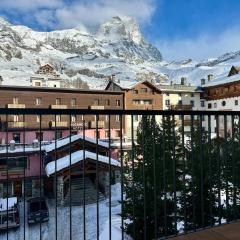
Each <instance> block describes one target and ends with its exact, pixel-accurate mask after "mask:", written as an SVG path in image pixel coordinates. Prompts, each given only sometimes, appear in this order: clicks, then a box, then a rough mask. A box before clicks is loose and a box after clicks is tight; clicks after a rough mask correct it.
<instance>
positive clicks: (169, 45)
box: [155, 27, 240, 60]
mask: <svg viewBox="0 0 240 240" xmlns="http://www.w3.org/2000/svg"><path fill="white" fill-rule="evenodd" d="M239 40H240V28H239V27H233V28H231V29H228V30H226V31H224V32H222V33H218V34H214V33H203V34H200V35H199V36H198V37H196V38H192V39H191V38H178V39H167V40H162V41H158V42H156V43H155V44H156V46H157V47H158V48H159V50H160V51H161V52H162V54H163V57H164V58H165V59H167V60H183V59H188V58H192V59H194V60H202V59H206V58H214V57H218V56H220V55H222V54H225V53H227V52H234V51H238V50H239V49H240V45H239Z"/></svg>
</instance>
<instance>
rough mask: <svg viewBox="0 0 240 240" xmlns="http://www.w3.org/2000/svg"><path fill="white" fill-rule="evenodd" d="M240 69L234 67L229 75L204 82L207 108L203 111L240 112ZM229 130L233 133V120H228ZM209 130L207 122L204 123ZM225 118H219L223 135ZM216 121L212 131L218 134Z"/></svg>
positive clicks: (212, 122) (220, 130)
mask: <svg viewBox="0 0 240 240" xmlns="http://www.w3.org/2000/svg"><path fill="white" fill-rule="evenodd" d="M239 73H240V67H235V66H232V68H231V70H230V71H229V73H228V74H224V75H222V76H221V77H219V78H215V79H210V78H208V82H204V81H202V88H203V91H204V93H203V95H202V98H203V99H205V106H204V108H203V110H212V111H240V74H239ZM226 120H227V128H228V131H229V132H231V119H230V118H229V117H228V118H227V119H226ZM204 125H205V127H206V128H208V124H207V121H205V123H204ZM223 128H224V118H223V117H222V116H220V117H219V132H220V134H224V133H223ZM216 130H217V129H216V121H211V131H212V132H216Z"/></svg>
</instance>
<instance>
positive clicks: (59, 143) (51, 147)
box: [44, 134, 109, 152]
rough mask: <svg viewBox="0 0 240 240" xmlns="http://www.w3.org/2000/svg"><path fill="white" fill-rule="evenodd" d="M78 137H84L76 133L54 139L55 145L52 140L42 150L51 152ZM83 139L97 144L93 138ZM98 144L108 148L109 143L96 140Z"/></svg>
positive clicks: (78, 138)
mask: <svg viewBox="0 0 240 240" xmlns="http://www.w3.org/2000/svg"><path fill="white" fill-rule="evenodd" d="M80 139H81V140H83V139H84V137H83V136H81V135H78V134H77V135H73V136H71V139H70V136H69V137H66V138H61V139H58V140H57V141H56V147H55V142H53V143H52V144H50V145H48V146H45V147H44V150H45V151H46V152H51V151H53V150H55V149H58V148H61V147H63V146H66V145H68V144H69V143H70V140H71V143H72V142H75V141H77V140H80ZM85 141H87V142H90V143H94V144H97V140H96V139H94V138H89V137H85ZM98 145H99V146H102V147H105V148H109V143H105V142H102V141H100V140H98Z"/></svg>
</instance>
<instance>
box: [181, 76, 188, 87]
mask: <svg viewBox="0 0 240 240" xmlns="http://www.w3.org/2000/svg"><path fill="white" fill-rule="evenodd" d="M186 83H187V78H186V77H182V78H181V85H186Z"/></svg>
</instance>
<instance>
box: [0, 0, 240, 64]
mask: <svg viewBox="0 0 240 240" xmlns="http://www.w3.org/2000/svg"><path fill="white" fill-rule="evenodd" d="M239 10H240V1H239V0H198V1H197V0H1V1H0V15H2V16H4V17H6V18H7V19H8V20H9V21H10V22H13V23H18V24H24V25H27V26H29V27H32V28H34V29H37V30H47V31H49V30H53V29H62V28H71V27H76V26H79V25H84V26H86V27H87V28H90V29H94V28H96V27H97V26H98V25H99V24H100V23H101V22H104V21H106V20H107V19H109V18H111V17H112V16H116V15H129V16H133V17H134V18H136V20H137V21H138V22H139V24H140V26H141V29H142V31H143V32H144V35H145V36H146V38H147V40H148V41H150V42H151V43H153V44H154V45H155V46H157V47H158V48H159V50H160V51H161V52H162V54H163V56H164V58H165V59H167V60H179V59H186V58H193V59H196V60H199V59H204V58H211V57H216V56H219V55H221V54H224V53H226V52H229V51H237V50H240V46H239V40H240V17H239Z"/></svg>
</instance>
